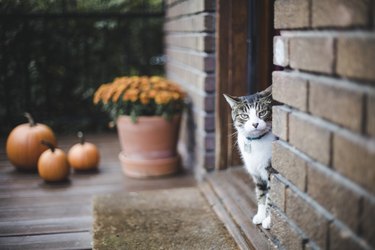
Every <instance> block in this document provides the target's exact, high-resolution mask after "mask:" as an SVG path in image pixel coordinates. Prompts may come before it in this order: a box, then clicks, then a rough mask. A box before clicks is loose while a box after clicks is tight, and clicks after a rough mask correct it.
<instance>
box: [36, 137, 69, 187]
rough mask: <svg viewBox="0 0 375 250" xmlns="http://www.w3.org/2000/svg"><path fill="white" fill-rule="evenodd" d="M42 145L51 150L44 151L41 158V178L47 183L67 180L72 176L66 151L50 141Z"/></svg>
mask: <svg viewBox="0 0 375 250" xmlns="http://www.w3.org/2000/svg"><path fill="white" fill-rule="evenodd" d="M41 144H43V145H46V146H47V147H49V150H46V151H44V152H43V153H42V155H41V156H40V157H39V160H38V172H39V176H40V177H42V179H44V180H45V181H47V182H58V181H64V180H66V179H67V178H68V176H69V174H70V167H69V163H68V160H67V158H66V154H65V153H64V151H62V150H61V149H59V148H56V147H55V146H54V145H53V144H52V143H50V142H48V141H44V140H43V141H41Z"/></svg>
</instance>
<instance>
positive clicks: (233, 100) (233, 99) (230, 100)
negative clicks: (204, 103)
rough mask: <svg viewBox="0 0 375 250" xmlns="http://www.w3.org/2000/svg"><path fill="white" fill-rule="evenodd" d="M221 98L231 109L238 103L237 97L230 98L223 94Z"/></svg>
mask: <svg viewBox="0 0 375 250" xmlns="http://www.w3.org/2000/svg"><path fill="white" fill-rule="evenodd" d="M223 96H224V97H225V100H227V102H228V103H229V105H230V107H231V108H233V106H235V105H236V104H237V103H238V102H239V99H238V97H235V96H230V95H226V94H223Z"/></svg>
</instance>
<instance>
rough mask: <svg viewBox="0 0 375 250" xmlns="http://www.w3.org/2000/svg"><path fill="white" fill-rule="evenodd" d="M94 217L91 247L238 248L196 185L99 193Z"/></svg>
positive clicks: (95, 200)
mask: <svg viewBox="0 0 375 250" xmlns="http://www.w3.org/2000/svg"><path fill="white" fill-rule="evenodd" d="M205 189H206V190H207V188H205ZM93 215H94V225H93V249H100V250H102V249H111V250H112V249H229V250H230V249H238V245H237V244H236V242H235V241H234V239H233V238H232V236H231V234H229V233H228V231H227V229H226V227H225V226H224V224H223V223H222V221H220V219H219V218H218V217H217V216H216V214H215V213H214V211H213V210H212V209H211V206H210V204H209V203H208V202H207V200H206V199H205V198H204V196H203V194H202V192H201V190H200V189H199V188H198V187H190V188H178V189H168V190H158V191H144V192H138V193H126V194H124V193H115V194H108V195H101V196H96V197H95V198H94V201H93Z"/></svg>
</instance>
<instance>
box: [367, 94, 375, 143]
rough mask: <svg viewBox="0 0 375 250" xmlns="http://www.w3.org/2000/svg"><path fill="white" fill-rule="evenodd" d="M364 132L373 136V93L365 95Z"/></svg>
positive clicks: (374, 103) (374, 129)
mask: <svg viewBox="0 0 375 250" xmlns="http://www.w3.org/2000/svg"><path fill="white" fill-rule="evenodd" d="M366 105H367V108H366V109H367V114H366V115H367V116H366V117H367V124H366V133H367V134H369V135H371V136H373V137H375V94H373V95H369V96H368V97H367V103H366Z"/></svg>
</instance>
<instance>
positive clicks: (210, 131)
mask: <svg viewBox="0 0 375 250" xmlns="http://www.w3.org/2000/svg"><path fill="white" fill-rule="evenodd" d="M214 3H215V1H209V0H167V1H166V22H165V25H164V31H165V53H166V55H167V64H166V74H167V77H168V78H169V79H171V80H174V81H175V82H177V83H179V84H180V85H181V86H182V87H183V88H184V89H185V90H186V92H187V93H188V95H189V97H190V99H191V100H190V107H189V110H188V112H186V115H185V117H184V122H183V123H184V125H183V126H184V128H183V129H182V132H183V134H182V135H181V137H182V138H181V143H180V151H181V152H182V155H183V157H184V163H185V165H190V166H194V167H195V170H196V171H197V173H198V175H200V174H199V172H204V171H205V170H206V169H211V168H213V167H214V162H215V158H214V145H215V141H214V138H215V137H214V130H215V127H214V125H215V120H214V119H215V117H214V106H215V104H214V103H215V102H214V98H215V94H214V91H215V79H214V68H215V58H214V54H215V53H214V52H215V42H214V40H215V39H214V36H215V34H214V32H215V6H214Z"/></svg>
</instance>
